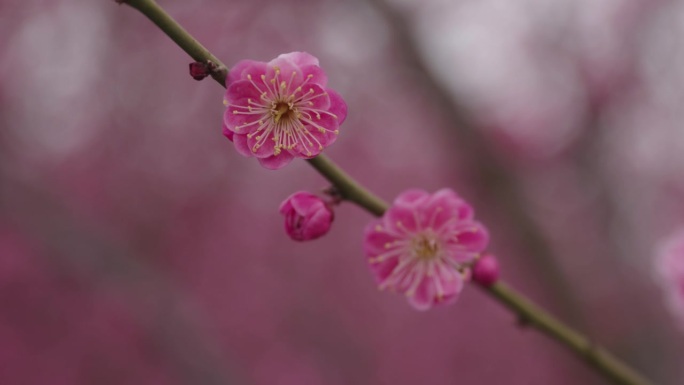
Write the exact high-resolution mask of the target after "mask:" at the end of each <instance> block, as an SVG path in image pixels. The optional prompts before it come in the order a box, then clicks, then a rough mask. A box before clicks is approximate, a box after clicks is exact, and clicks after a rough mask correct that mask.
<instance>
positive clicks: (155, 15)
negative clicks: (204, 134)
mask: <svg viewBox="0 0 684 385" xmlns="http://www.w3.org/2000/svg"><path fill="white" fill-rule="evenodd" d="M117 2H119V3H126V4H128V5H130V6H131V7H133V8H135V9H137V10H139V11H140V12H141V13H143V14H144V15H145V16H147V18H149V19H150V20H151V21H152V22H153V23H154V24H156V25H157V26H158V27H159V28H160V29H161V30H162V31H164V33H166V34H167V35H168V36H169V37H170V38H171V39H172V40H173V41H174V42H175V43H176V44H177V45H178V46H179V47H181V48H182V49H183V50H184V51H185V52H186V53H187V54H188V55H190V56H191V57H192V58H193V59H194V60H197V61H198V62H201V63H214V64H215V65H216V66H217V68H218V70H217V71H212V73H211V75H212V77H213V78H214V80H216V81H217V82H218V83H219V84H221V86H223V87H225V79H226V74H227V70H226V66H225V65H224V64H223V63H222V62H221V61H220V60H218V58H216V57H215V56H214V55H212V54H211V53H210V52H209V51H208V50H207V49H206V48H204V47H203V46H202V45H201V44H200V43H199V42H198V41H197V40H195V39H194V38H193V37H192V36H191V35H190V34H189V33H188V32H187V31H186V30H185V29H184V28H183V27H181V26H180V25H179V24H178V23H177V22H176V21H175V20H174V19H173V18H172V17H171V16H170V15H169V14H167V13H166V12H165V11H164V10H163V9H162V8H161V7H160V6H159V5H158V4H157V3H156V2H155V1H154V0H117ZM308 162H309V164H311V166H313V167H314V168H315V169H316V170H317V171H318V172H319V173H320V174H321V175H323V177H325V178H326V179H327V180H328V181H330V183H332V184H333V185H334V186H335V188H336V189H337V192H338V193H339V195H340V196H341V197H342V198H343V199H344V200H348V201H351V202H354V203H356V204H357V205H359V206H360V207H363V208H364V209H366V210H367V211H369V212H370V213H371V214H373V215H375V216H378V217H379V216H382V215H383V213H384V212H385V211H386V210H387V208H388V207H389V205H388V204H387V203H386V202H384V201H383V200H382V199H380V198H378V197H377V196H376V195H374V194H373V193H371V192H370V191H368V190H367V189H365V188H364V187H363V186H361V185H360V184H359V183H358V182H356V181H355V180H354V179H353V178H352V177H351V176H349V175H348V174H347V173H346V172H344V171H343V170H342V169H341V168H340V167H339V166H337V165H336V164H335V163H334V162H333V161H331V160H330V159H328V158H327V157H326V156H324V155H318V156H316V157H315V158H313V159H308ZM480 286H481V287H482V289H483V290H484V291H485V292H487V293H488V294H489V295H491V296H492V297H493V298H495V299H496V300H498V301H499V302H500V303H502V304H503V305H504V306H506V307H507V308H509V309H510V310H511V311H512V312H513V313H515V314H516V315H517V316H518V317H519V318H520V320H521V321H523V323H524V324H525V325H529V326H531V327H534V328H536V329H537V330H539V331H541V332H543V333H545V334H547V335H548V336H550V337H551V338H552V339H554V340H556V341H557V342H559V343H561V344H562V345H564V346H566V347H567V348H568V349H570V350H571V351H572V352H573V353H575V354H576V355H577V356H578V357H579V358H580V359H582V360H584V361H586V362H587V363H588V364H589V365H591V366H592V367H594V368H595V369H596V370H597V371H598V372H599V373H601V374H603V375H604V376H605V377H606V378H608V379H610V380H612V381H613V382H614V383H615V384H620V385H652V384H651V382H650V381H648V380H646V379H645V378H644V377H642V376H641V375H640V374H639V373H637V372H636V371H634V370H633V369H632V368H630V367H629V366H627V365H626V364H624V363H623V362H621V361H620V360H619V359H618V358H616V357H615V356H613V355H612V354H610V353H609V352H608V351H606V350H605V349H603V348H602V347H600V346H598V345H595V344H594V343H592V342H591V341H590V340H589V339H588V338H586V337H585V336H583V335H582V334H580V333H579V332H577V331H575V330H573V329H571V328H570V327H568V326H566V325H565V324H563V323H562V322H560V321H559V320H557V319H556V318H554V317H553V316H551V315H550V314H548V313H547V312H545V311H544V310H543V309H541V308H540V307H538V306H537V305H535V304H533V303H532V302H530V301H529V300H528V299H526V298H525V297H524V296H523V295H521V294H519V293H517V292H516V291H515V290H513V289H511V288H510V287H509V286H508V285H506V284H505V283H503V282H502V281H498V282H497V283H494V284H493V285H488V286H485V285H480Z"/></svg>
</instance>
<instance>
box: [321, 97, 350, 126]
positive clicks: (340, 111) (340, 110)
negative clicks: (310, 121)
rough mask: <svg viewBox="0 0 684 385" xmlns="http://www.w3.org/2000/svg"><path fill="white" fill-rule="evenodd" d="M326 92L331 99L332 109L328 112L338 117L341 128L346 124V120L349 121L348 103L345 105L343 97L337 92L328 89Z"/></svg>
mask: <svg viewBox="0 0 684 385" xmlns="http://www.w3.org/2000/svg"><path fill="white" fill-rule="evenodd" d="M326 92H327V93H328V97H329V98H330V108H329V109H328V111H329V112H330V113H332V114H335V115H336V116H337V119H336V120H337V125H338V126H339V125H341V124H342V123H344V121H345V119H347V103H345V101H344V99H342V96H340V94H338V93H337V92H336V91H334V90H331V89H330V88H327V89H326Z"/></svg>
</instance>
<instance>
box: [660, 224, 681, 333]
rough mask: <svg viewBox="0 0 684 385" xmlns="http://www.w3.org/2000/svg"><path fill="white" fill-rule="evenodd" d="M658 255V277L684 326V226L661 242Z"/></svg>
mask: <svg viewBox="0 0 684 385" xmlns="http://www.w3.org/2000/svg"><path fill="white" fill-rule="evenodd" d="M656 257H657V259H656V273H657V278H658V281H659V283H660V284H661V286H662V287H663V289H664V290H665V299H666V301H667V304H668V306H669V308H670V310H671V311H672V312H673V314H675V316H677V317H678V318H679V320H680V323H681V325H682V327H683V328H684V228H683V229H680V230H678V231H676V232H675V233H674V234H672V235H671V236H670V237H668V238H666V239H665V240H664V241H663V242H661V244H660V246H659V247H658V250H657V256H656Z"/></svg>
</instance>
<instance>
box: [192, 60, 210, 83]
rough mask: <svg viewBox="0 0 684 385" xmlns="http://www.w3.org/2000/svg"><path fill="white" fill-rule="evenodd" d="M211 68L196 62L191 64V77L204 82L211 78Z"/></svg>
mask: <svg viewBox="0 0 684 385" xmlns="http://www.w3.org/2000/svg"><path fill="white" fill-rule="evenodd" d="M209 74H210V72H209V66H208V65H207V64H206V63H202V62H199V61H196V62H194V63H190V76H192V78H193V79H195V80H202V79H204V78H206V77H207V76H209Z"/></svg>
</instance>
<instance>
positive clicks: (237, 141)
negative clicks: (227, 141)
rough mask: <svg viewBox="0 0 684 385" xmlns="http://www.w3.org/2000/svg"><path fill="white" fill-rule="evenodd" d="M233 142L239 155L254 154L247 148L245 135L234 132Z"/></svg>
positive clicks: (249, 155)
mask: <svg viewBox="0 0 684 385" xmlns="http://www.w3.org/2000/svg"><path fill="white" fill-rule="evenodd" d="M233 144H234V145H235V149H236V150H237V152H238V153H239V154H240V155H242V156H246V157H252V156H254V154H252V151H251V150H250V149H249V145H248V144H247V135H240V134H235V135H234V136H233Z"/></svg>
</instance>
